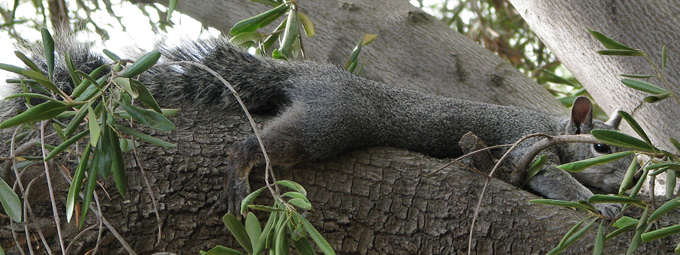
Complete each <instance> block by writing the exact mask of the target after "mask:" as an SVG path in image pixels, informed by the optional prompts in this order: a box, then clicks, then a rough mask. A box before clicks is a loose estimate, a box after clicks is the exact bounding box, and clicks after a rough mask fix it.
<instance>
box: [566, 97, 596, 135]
mask: <svg viewBox="0 0 680 255" xmlns="http://www.w3.org/2000/svg"><path fill="white" fill-rule="evenodd" d="M591 129H593V104H592V103H591V102H590V99H588V98H587V97H578V98H576V100H574V105H573V106H572V107H571V120H570V121H569V125H567V133H568V134H570V135H575V134H590V130H591Z"/></svg>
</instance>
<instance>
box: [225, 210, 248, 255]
mask: <svg viewBox="0 0 680 255" xmlns="http://www.w3.org/2000/svg"><path fill="white" fill-rule="evenodd" d="M222 221H224V224H225V225H227V229H229V232H231V234H232V235H233V236H234V238H236V241H238V243H239V244H240V245H241V247H243V249H244V250H246V252H247V253H249V254H251V253H252V252H253V246H252V245H251V242H250V238H248V233H246V229H245V227H244V226H243V224H241V222H240V221H239V220H238V219H236V217H235V216H234V215H231V214H225V215H224V217H222Z"/></svg>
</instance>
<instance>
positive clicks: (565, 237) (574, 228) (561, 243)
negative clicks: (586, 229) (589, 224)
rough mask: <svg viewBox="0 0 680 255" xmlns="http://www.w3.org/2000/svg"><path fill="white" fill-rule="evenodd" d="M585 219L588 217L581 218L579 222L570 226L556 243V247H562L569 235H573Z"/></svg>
mask: <svg viewBox="0 0 680 255" xmlns="http://www.w3.org/2000/svg"><path fill="white" fill-rule="evenodd" d="M586 220H588V218H585V219H582V220H581V221H579V223H577V224H576V225H574V226H573V227H571V228H570V229H569V231H567V233H565V234H564V236H563V237H562V239H561V240H560V242H559V243H558V244H557V246H556V248H560V247H564V244H565V243H566V242H567V240H568V239H569V237H571V236H572V235H574V233H576V230H577V229H579V228H580V227H581V225H583V223H584V222H586Z"/></svg>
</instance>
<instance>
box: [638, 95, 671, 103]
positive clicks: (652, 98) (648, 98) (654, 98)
mask: <svg viewBox="0 0 680 255" xmlns="http://www.w3.org/2000/svg"><path fill="white" fill-rule="evenodd" d="M669 96H671V93H666V94H660V95H651V96H646V97H645V98H643V99H642V101H645V102H646V103H650V104H653V103H656V102H659V101H661V100H664V99H666V98H668V97H669Z"/></svg>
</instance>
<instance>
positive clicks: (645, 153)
mask: <svg viewBox="0 0 680 255" xmlns="http://www.w3.org/2000/svg"><path fill="white" fill-rule="evenodd" d="M590 33H591V34H592V35H593V36H594V37H595V38H596V39H597V40H598V41H600V43H602V45H603V46H604V47H605V48H606V49H604V50H600V51H598V53H599V54H601V55H614V56H633V57H643V58H645V60H647V62H648V63H649V64H650V65H651V66H652V67H653V69H654V71H655V73H654V74H621V76H623V77H625V78H624V79H622V80H621V82H622V83H623V84H624V85H626V86H628V87H631V88H633V89H636V90H640V91H643V92H646V93H650V95H649V96H647V97H645V98H644V102H646V103H656V102H659V101H662V100H665V99H667V98H670V97H672V98H673V99H674V100H675V101H676V102H677V104H678V106H679V107H680V99H678V97H677V95H675V94H673V93H672V92H670V85H669V84H668V81H667V80H666V78H665V75H664V71H665V68H666V59H667V53H666V47H665V46H664V47H663V48H662V49H661V56H662V57H661V61H660V63H655V62H654V61H653V60H652V59H651V58H650V57H649V56H648V55H647V53H645V52H644V51H642V50H640V49H635V48H632V47H629V46H626V45H624V44H622V43H620V42H617V41H615V40H613V39H611V38H608V37H607V36H605V35H604V34H602V33H600V32H597V31H592V30H591V31H590ZM657 64H658V65H657ZM650 78H656V79H658V80H659V81H661V82H662V83H663V87H665V88H662V87H660V86H657V85H655V84H653V83H651V82H648V81H646V80H647V79H650ZM619 114H620V115H621V116H622V117H623V119H625V120H626V122H628V124H629V125H630V126H631V128H632V129H633V130H634V131H635V132H636V133H637V135H638V136H639V137H641V138H642V139H638V138H635V137H632V136H629V135H626V134H624V133H621V132H618V131H614V130H593V131H592V135H593V136H594V137H595V138H597V139H598V140H599V141H601V142H603V143H607V144H610V145H615V146H618V147H621V148H625V149H628V150H627V151H623V152H618V153H613V154H609V155H604V156H600V157H596V158H591V159H587V160H582V161H577V162H572V163H568V164H564V165H561V166H558V168H560V169H562V170H565V171H570V172H577V171H582V170H584V169H586V168H588V167H589V166H592V165H595V164H604V163H606V162H610V161H613V160H616V159H619V158H621V157H625V156H628V155H634V157H635V159H634V160H633V161H632V162H631V164H630V167H629V168H628V171H627V172H626V174H625V176H624V179H623V181H622V183H621V186H620V188H619V192H618V194H616V195H594V196H592V197H590V198H589V199H588V200H587V201H578V202H574V201H559V200H552V199H535V200H532V201H531V202H533V203H539V204H547V205H553V206H561V207H570V208H575V209H578V210H584V211H587V212H590V213H591V215H590V216H588V217H586V218H585V219H583V220H582V221H581V222H579V223H578V224H576V225H575V226H574V227H572V228H571V230H569V231H568V232H567V233H566V234H565V235H564V237H563V238H562V240H561V241H560V242H559V243H558V244H557V246H556V247H555V248H554V249H553V250H551V251H550V252H549V253H548V254H558V253H560V252H562V251H564V250H565V249H567V248H568V247H569V246H570V245H571V244H573V243H574V242H576V240H578V239H579V238H581V237H583V235H584V234H585V233H587V232H588V231H589V230H590V229H591V228H592V227H593V226H594V224H595V222H596V221H598V220H599V221H600V224H599V227H598V230H597V235H596V239H595V240H594V246H593V254H603V250H604V245H605V242H606V241H607V240H609V239H611V238H613V237H615V236H618V235H620V234H622V233H624V232H626V231H634V232H635V234H634V235H633V239H632V240H631V241H630V245H629V246H628V251H627V252H626V254H634V253H635V251H636V250H637V249H638V247H639V246H640V244H642V242H650V241H653V240H656V239H659V238H663V237H667V236H669V235H674V234H678V233H680V225H674V226H663V225H661V223H660V222H659V221H658V220H659V219H660V218H661V217H663V216H664V215H666V214H668V213H669V212H671V211H672V210H675V209H676V208H677V207H678V206H680V193H678V194H676V193H674V191H675V187H676V177H677V171H680V156H678V155H675V154H673V153H671V152H669V151H665V150H662V149H659V148H657V147H655V146H654V145H653V144H652V142H651V141H650V140H649V138H648V136H647V134H646V133H645V131H644V130H643V129H642V128H641V127H640V125H639V124H638V123H637V121H635V119H633V117H631V115H632V114H629V113H627V112H623V111H619ZM668 139H669V140H670V141H671V143H672V144H673V145H674V147H675V149H676V150H678V151H680V143H679V142H678V141H677V140H676V139H675V138H673V137H669V138H668ZM638 161H641V162H642V163H641V164H640V165H641V168H642V171H643V172H642V175H641V178H640V179H639V180H638V181H637V182H636V183H633V180H634V176H635V174H636V171H638ZM662 173H665V174H666V177H667V183H666V198H667V199H670V200H669V201H667V202H665V203H663V204H662V205H660V206H659V205H658V204H657V201H655V199H654V197H655V195H654V189H651V190H652V192H651V194H649V196H650V197H649V199H643V198H641V197H638V194H639V192H640V189H641V188H642V184H643V183H645V181H646V179H647V178H652V179H653V178H656V176H657V175H659V174H662ZM653 182H654V180H652V183H653ZM594 203H618V204H622V206H623V207H622V212H621V213H619V215H618V216H617V217H615V219H613V220H614V221H613V222H610V221H608V219H605V218H604V217H603V216H602V215H601V214H600V213H599V212H598V211H597V210H595V207H594V206H593V204H594ZM632 207H638V208H641V209H642V210H643V211H642V216H641V217H640V218H638V219H636V218H632V217H628V216H622V215H623V212H625V211H626V210H629V209H631V208H632ZM585 222H588V223H587V224H585V225H584V223H585ZM675 253H680V243H679V244H678V246H677V247H676V248H675Z"/></svg>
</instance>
